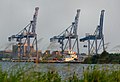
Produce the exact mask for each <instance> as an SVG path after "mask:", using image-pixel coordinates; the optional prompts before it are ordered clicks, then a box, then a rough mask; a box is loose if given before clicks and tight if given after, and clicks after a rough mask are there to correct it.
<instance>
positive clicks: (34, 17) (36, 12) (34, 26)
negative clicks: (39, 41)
mask: <svg viewBox="0 0 120 82" xmlns="http://www.w3.org/2000/svg"><path fill="white" fill-rule="evenodd" d="M38 10H39V7H36V8H35V14H34V15H33V21H32V32H33V33H35V30H36V22H37V15H38Z"/></svg>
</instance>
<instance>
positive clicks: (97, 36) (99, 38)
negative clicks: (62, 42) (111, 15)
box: [80, 10, 105, 55]
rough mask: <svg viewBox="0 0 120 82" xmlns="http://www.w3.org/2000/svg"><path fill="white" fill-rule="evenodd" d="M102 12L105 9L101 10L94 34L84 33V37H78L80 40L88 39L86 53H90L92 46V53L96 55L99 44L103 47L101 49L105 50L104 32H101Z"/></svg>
mask: <svg viewBox="0 0 120 82" xmlns="http://www.w3.org/2000/svg"><path fill="white" fill-rule="evenodd" d="M104 12H105V10H102V11H101V15H100V23H99V25H98V26H97V28H96V30H95V32H94V34H93V35H89V34H86V36H85V37H83V38H81V39H80V41H81V42H84V41H88V55H91V53H92V52H91V51H92V50H93V48H95V52H94V54H96V55H97V54H98V50H99V48H100V46H101V45H102V47H103V51H105V46H104V34H103V19H104ZM91 41H92V42H91ZM98 41H99V42H98Z"/></svg>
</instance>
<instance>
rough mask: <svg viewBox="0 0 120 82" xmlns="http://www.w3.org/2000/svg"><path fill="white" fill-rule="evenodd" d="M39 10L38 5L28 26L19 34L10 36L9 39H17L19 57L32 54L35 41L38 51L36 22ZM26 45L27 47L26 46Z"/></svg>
mask: <svg viewBox="0 0 120 82" xmlns="http://www.w3.org/2000/svg"><path fill="white" fill-rule="evenodd" d="M38 10H39V7H36V8H35V13H34V15H33V20H32V21H30V23H29V24H28V25H27V26H26V27H24V28H23V29H22V30H21V31H20V32H18V33H17V34H15V35H12V36H10V37H8V40H9V41H12V40H16V42H17V55H18V57H19V58H22V57H23V56H25V55H27V56H29V55H30V52H31V44H32V47H33V44H34V43H35V44H36V53H37V51H38V49H37V34H36V22H37V16H38ZM25 46H26V47H27V48H25Z"/></svg>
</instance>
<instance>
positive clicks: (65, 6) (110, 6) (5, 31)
mask: <svg viewBox="0 0 120 82" xmlns="http://www.w3.org/2000/svg"><path fill="white" fill-rule="evenodd" d="M37 6H38V7H39V8H40V10H39V15H38V19H37V20H38V21H37V28H36V30H37V34H38V38H44V39H43V41H41V43H39V48H41V49H43V50H45V49H47V46H48V45H49V43H50V42H49V39H50V37H52V36H54V35H58V34H59V33H61V32H62V31H63V30H64V29H66V28H67V27H68V26H69V25H71V23H72V21H73V20H74V17H75V15H76V10H77V9H81V12H80V18H79V26H78V35H79V38H80V37H84V36H85V33H91V34H92V33H93V32H94V30H95V29H96V27H97V25H98V24H99V15H100V11H101V10H102V9H104V10H105V18H104V36H105V43H108V42H110V45H109V46H108V50H111V49H112V48H113V47H114V46H116V45H120V37H119V35H120V16H119V15H120V0H1V2H0V48H1V49H2V48H3V46H4V45H6V44H7V43H9V42H8V37H9V36H11V35H13V34H17V33H18V32H19V31H20V30H21V29H23V28H24V26H26V25H27V24H28V23H29V21H30V20H31V19H32V16H33V14H34V8H35V7H37ZM80 45H83V43H80ZM82 49H83V48H82V47H81V46H80V51H81V52H82Z"/></svg>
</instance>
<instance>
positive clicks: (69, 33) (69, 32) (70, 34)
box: [50, 9, 80, 54]
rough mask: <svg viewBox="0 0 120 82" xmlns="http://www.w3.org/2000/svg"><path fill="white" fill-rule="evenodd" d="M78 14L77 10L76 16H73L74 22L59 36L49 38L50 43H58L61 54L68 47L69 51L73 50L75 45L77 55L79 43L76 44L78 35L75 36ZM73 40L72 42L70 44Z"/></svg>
mask: <svg viewBox="0 0 120 82" xmlns="http://www.w3.org/2000/svg"><path fill="white" fill-rule="evenodd" d="M79 14H80V9H78V10H77V14H76V16H75V19H74V22H72V24H71V25H70V26H69V27H68V28H67V29H65V30H64V31H63V32H62V33H60V34H59V35H57V36H54V37H52V38H50V42H54V41H57V42H58V43H60V45H61V46H60V48H61V51H62V53H63V52H64V51H65V50H66V47H67V46H68V47H69V50H73V48H74V47H75V45H76V48H77V54H79V42H78V34H77V28H78V21H79ZM73 40H74V42H73V44H72V41H73ZM65 41H66V42H65Z"/></svg>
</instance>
